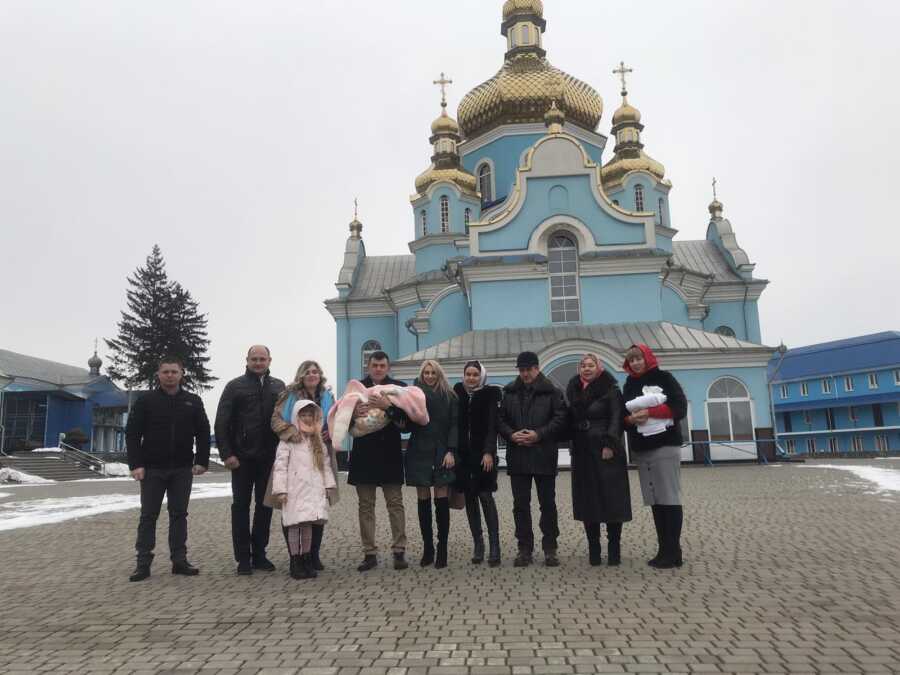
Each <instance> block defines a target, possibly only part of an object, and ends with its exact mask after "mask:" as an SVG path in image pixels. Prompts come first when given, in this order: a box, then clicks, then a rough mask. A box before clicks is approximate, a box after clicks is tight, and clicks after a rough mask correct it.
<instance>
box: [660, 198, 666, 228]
mask: <svg viewBox="0 0 900 675" xmlns="http://www.w3.org/2000/svg"><path fill="white" fill-rule="evenodd" d="M659 224H660V225H665V224H666V202H665V200H663V198H662V197H660V198H659Z"/></svg>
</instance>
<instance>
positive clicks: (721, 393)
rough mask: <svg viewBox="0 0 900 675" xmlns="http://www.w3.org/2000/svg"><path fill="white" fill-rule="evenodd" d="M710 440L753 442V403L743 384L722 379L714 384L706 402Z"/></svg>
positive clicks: (731, 378) (727, 378)
mask: <svg viewBox="0 0 900 675" xmlns="http://www.w3.org/2000/svg"><path fill="white" fill-rule="evenodd" d="M706 414H707V418H708V419H709V440H711V441H752V440H753V404H752V402H751V400H750V393H749V392H748V391H747V387H745V386H744V385H743V384H742V383H741V382H740V381H738V380H736V379H735V378H733V377H723V378H721V379H718V380H716V381H715V382H713V384H712V386H711V387H710V388H709V394H708V396H707V400H706Z"/></svg>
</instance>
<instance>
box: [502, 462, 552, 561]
mask: <svg viewBox="0 0 900 675" xmlns="http://www.w3.org/2000/svg"><path fill="white" fill-rule="evenodd" d="M509 480H510V483H511V484H512V493H513V519H514V520H515V523H516V539H517V540H518V542H519V550H520V551H521V550H524V551H533V550H534V530H533V529H532V527H531V483H532V481H534V483H535V485H536V486H537V496H538V505H539V506H540V508H541V520H540V527H541V534H542V535H544V536H543V537H542V539H541V548H542V550H544V551H545V552H546V551H555V550H556V540H557V538H558V537H559V516H558V515H557V512H556V476H535V475H530V474H528V475H512V476H510V477H509Z"/></svg>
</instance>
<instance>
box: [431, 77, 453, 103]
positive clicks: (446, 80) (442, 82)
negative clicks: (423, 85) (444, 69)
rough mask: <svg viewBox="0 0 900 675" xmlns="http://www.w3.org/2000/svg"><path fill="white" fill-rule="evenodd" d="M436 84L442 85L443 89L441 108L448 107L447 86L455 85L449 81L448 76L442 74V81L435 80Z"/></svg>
mask: <svg viewBox="0 0 900 675" xmlns="http://www.w3.org/2000/svg"><path fill="white" fill-rule="evenodd" d="M434 84H437V85H440V87H441V107H442V108H446V107H447V85H448V84H453V80H449V79H447V76H446V75H444V73H441V79H439V80H435V81H434Z"/></svg>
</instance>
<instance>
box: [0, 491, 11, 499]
mask: <svg viewBox="0 0 900 675" xmlns="http://www.w3.org/2000/svg"><path fill="white" fill-rule="evenodd" d="M4 497H12V492H0V499H3V498H4Z"/></svg>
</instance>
